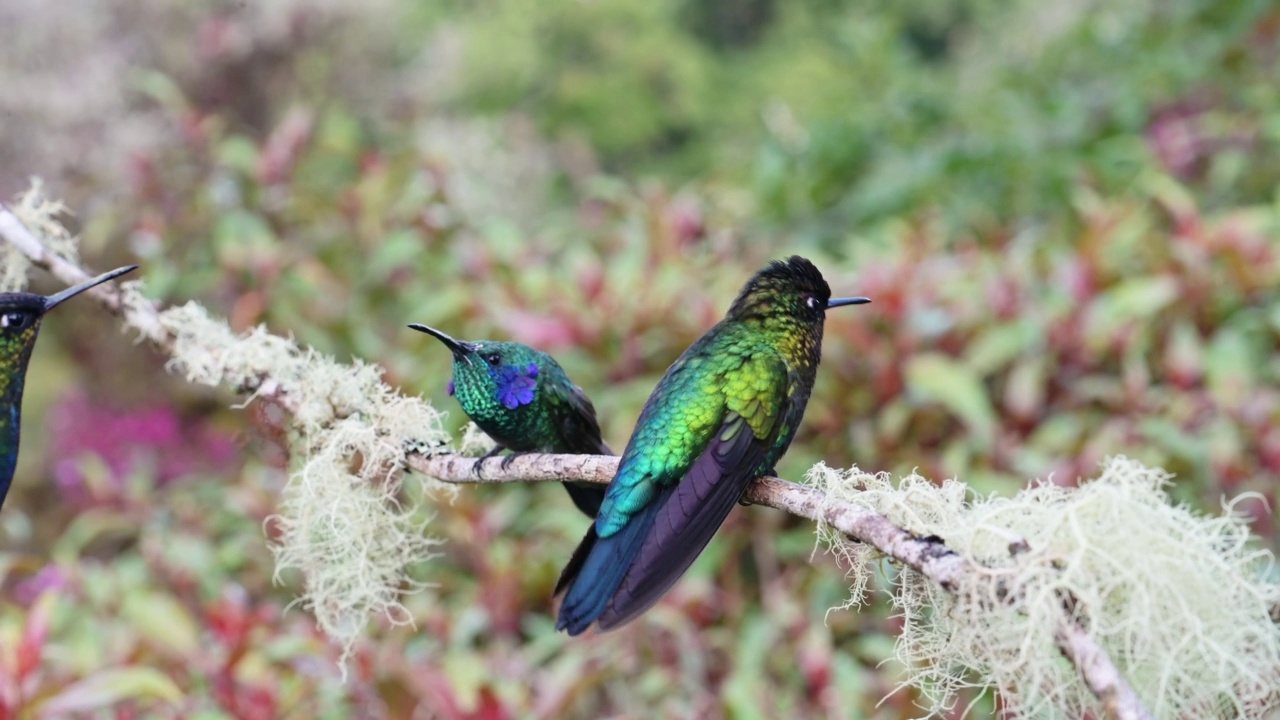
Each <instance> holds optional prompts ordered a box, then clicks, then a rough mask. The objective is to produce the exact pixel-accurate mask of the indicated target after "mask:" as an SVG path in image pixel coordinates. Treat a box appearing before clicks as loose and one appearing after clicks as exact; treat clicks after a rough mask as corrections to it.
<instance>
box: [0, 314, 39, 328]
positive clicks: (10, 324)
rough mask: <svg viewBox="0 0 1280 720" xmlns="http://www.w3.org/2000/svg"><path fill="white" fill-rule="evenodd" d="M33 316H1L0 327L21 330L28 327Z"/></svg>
mask: <svg viewBox="0 0 1280 720" xmlns="http://www.w3.org/2000/svg"><path fill="white" fill-rule="evenodd" d="M30 319H31V316H30V315H28V314H27V313H22V312H7V313H4V314H3V315H0V327H2V328H4V329H6V330H21V329H22V328H24V327H26V326H27V322H28V321H29V320H30Z"/></svg>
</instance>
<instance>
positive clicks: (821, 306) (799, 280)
mask: <svg viewBox="0 0 1280 720" xmlns="http://www.w3.org/2000/svg"><path fill="white" fill-rule="evenodd" d="M869 302H871V300H869V299H868V298H864V297H848V298H832V297H831V287H830V286H829V285H827V281H826V280H824V279H823V277H822V273H821V272H818V268H817V267H815V266H814V264H813V263H812V262H810V261H809V260H808V259H807V258H802V257H800V256H799V255H792V256H791V257H789V258H787V259H786V260H774V261H773V262H771V263H769V264H768V265H767V266H766V267H765V268H764V269H763V270H761V271H760V272H757V273H756V274H755V275H753V276H752V277H751V279H750V280H748V281H747V284H746V285H744V286H743V288H742V291H741V292H740V293H738V298H737V299H736V300H734V301H733V306H732V307H730V308H729V315H728V317H729V319H733V320H745V319H747V318H759V319H762V320H765V321H768V320H771V319H776V320H782V321H785V322H786V324H788V325H791V324H795V323H796V322H799V323H801V324H804V325H816V326H818V327H821V326H822V322H823V320H825V319H826V317H827V310H828V309H829V308H834V307H842V306H845V305H862V304H864V303H869Z"/></svg>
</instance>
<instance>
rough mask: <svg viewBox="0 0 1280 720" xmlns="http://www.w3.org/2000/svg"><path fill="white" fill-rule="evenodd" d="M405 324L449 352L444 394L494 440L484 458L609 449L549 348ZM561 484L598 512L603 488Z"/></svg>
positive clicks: (591, 512)
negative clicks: (450, 365) (462, 336)
mask: <svg viewBox="0 0 1280 720" xmlns="http://www.w3.org/2000/svg"><path fill="white" fill-rule="evenodd" d="M409 327H411V328H413V329H414V330H418V331H420V332H424V333H426V334H428V335H430V336H432V337H434V338H435V339H437V340H439V341H440V342H442V343H444V346H445V347H447V348H449V352H451V353H453V379H451V380H450V381H449V386H448V392H449V394H450V395H452V396H454V397H455V398H457V400H458V404H459V405H461V406H462V411H463V412H465V413H466V414H467V417H469V418H471V420H472V421H473V422H474V423H475V424H476V425H477V426H479V428H480V429H481V430H483V431H485V433H486V434H487V435H488V436H489V437H491V438H493V439H494V440H495V441H496V442H497V443H498V444H497V447H495V448H494V449H493V450H491V451H490V452H489V453H488V454H487V455H485V456H484V457H485V458H488V457H492V456H493V455H496V454H497V453H499V452H502V451H503V450H511V451H513V453H514V454H512V455H509V456H507V457H506V458H504V459H503V461H502V467H504V468H505V467H506V466H507V464H508V463H510V462H511V460H512V459H513V458H514V457H515V456H516V455H518V454H523V453H528V452H546V453H566V454H571V455H612V454H613V451H612V450H610V449H609V446H608V445H606V444H605V443H604V441H603V440H601V439H600V424H599V423H598V422H597V421H596V409H595V406H593V405H592V404H591V400H590V399H589V398H588V397H587V395H586V393H584V392H582V388H580V387H578V386H577V385H574V384H573V382H572V381H571V380H569V376H568V375H567V374H566V373H565V371H564V369H563V368H561V367H560V363H558V362H556V359H555V358H553V357H551V356H550V355H548V354H547V353H544V352H542V351H540V350H535V349H533V348H531V347H529V346H528V345H524V344H522V343H517V342H498V341H495V340H478V341H465V340H455V339H454V338H452V337H450V336H448V335H446V334H445V333H443V332H441V331H439V330H437V329H435V328H433V327H428V326H426V325H420V324H417V323H414V324H412V325H410V326H409ZM483 459H484V458H482V460H483ZM478 467H479V465H478V464H477V468H478ZM564 487H565V489H566V490H568V491H569V497H570V498H572V499H573V504H574V505H576V506H578V509H579V510H581V511H582V512H583V513H585V514H586V515H587V517H590V518H594V517H595V516H596V511H597V510H599V509H600V502H601V501H602V500H603V499H604V486H602V485H597V484H595V483H576V482H569V483H565V486H564Z"/></svg>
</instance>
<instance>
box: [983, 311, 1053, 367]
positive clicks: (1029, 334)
mask: <svg viewBox="0 0 1280 720" xmlns="http://www.w3.org/2000/svg"><path fill="white" fill-rule="evenodd" d="M1042 336H1043V330H1042V326H1041V325H1040V324H1039V323H1036V322H1034V321H1030V320H1023V321H1018V322H1012V323H1001V324H998V325H994V326H992V327H990V328H988V329H987V330H986V331H984V332H982V333H981V334H980V335H978V336H977V337H976V338H974V340H973V342H972V343H971V344H970V345H969V347H968V350H967V352H966V353H965V362H966V363H967V364H968V365H969V367H971V368H973V370H974V371H975V372H977V373H978V374H979V375H982V376H986V375H988V374H989V373H993V372H995V371H996V370H999V369H1000V368H1002V367H1004V366H1006V365H1008V364H1009V363H1010V362H1012V361H1013V359H1014V358H1016V357H1018V356H1019V355H1022V354H1023V353H1025V352H1027V351H1028V350H1030V349H1031V348H1032V347H1034V346H1035V345H1036V344H1037V343H1039V342H1040V341H1041V339H1042Z"/></svg>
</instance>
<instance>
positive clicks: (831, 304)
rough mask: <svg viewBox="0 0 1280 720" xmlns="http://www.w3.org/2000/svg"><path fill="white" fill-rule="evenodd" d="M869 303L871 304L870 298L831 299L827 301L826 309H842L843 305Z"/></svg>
mask: <svg viewBox="0 0 1280 720" xmlns="http://www.w3.org/2000/svg"><path fill="white" fill-rule="evenodd" d="M869 302H871V298H865V297H847V298H831V299H830V300H828V301H827V309H828V310H830V309H831V308H836V307H844V306H845V305H866V304H867V303H869Z"/></svg>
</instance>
